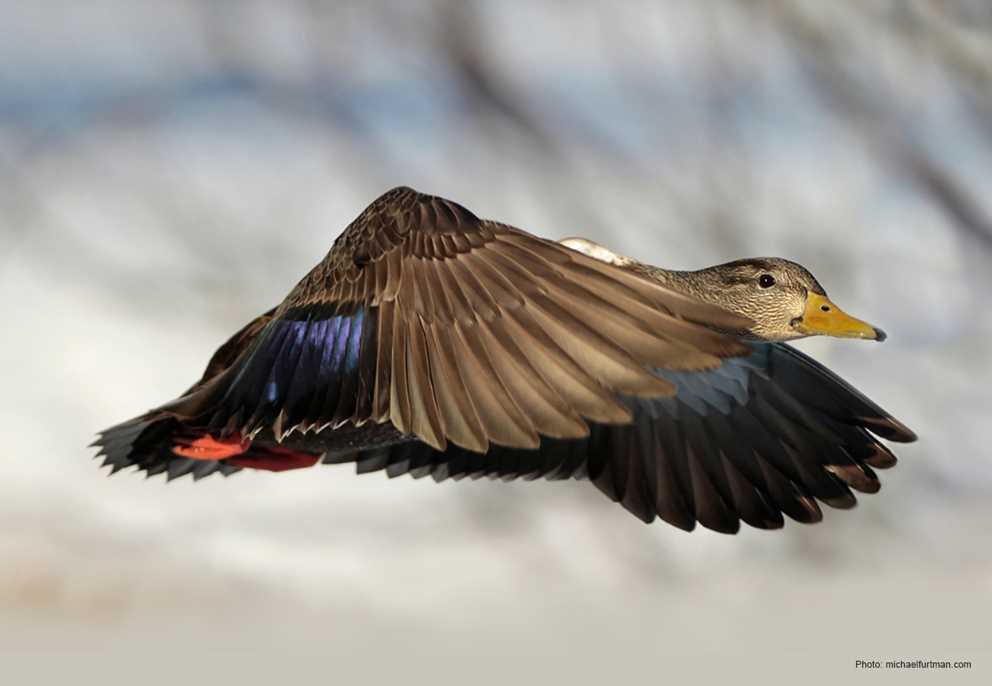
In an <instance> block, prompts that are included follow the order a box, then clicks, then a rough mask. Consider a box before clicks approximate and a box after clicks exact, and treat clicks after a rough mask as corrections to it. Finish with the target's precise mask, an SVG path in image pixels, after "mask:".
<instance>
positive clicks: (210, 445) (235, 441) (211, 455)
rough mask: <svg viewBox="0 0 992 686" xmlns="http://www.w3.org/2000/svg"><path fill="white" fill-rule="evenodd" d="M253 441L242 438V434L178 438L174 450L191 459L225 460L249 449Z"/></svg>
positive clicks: (177, 453)
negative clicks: (223, 436)
mask: <svg viewBox="0 0 992 686" xmlns="http://www.w3.org/2000/svg"><path fill="white" fill-rule="evenodd" d="M250 445H251V441H250V440H248V439H247V438H241V434H232V435H231V436H229V437H228V438H220V439H218V438H214V437H213V436H200V437H199V438H195V439H189V438H179V437H177V438H176V445H174V446H172V452H174V453H175V454H176V455H180V456H182V457H188V458H189V459H191V460H223V459H225V458H228V457H233V456H234V455H240V454H241V453H243V452H245V451H246V450H248V447H249V446H250Z"/></svg>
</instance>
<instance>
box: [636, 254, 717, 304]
mask: <svg viewBox="0 0 992 686" xmlns="http://www.w3.org/2000/svg"><path fill="white" fill-rule="evenodd" d="M626 266H627V268H628V269H630V270H631V271H635V272H639V273H640V274H642V275H644V276H647V277H648V278H649V279H651V280H652V281H656V282H658V283H660V284H661V285H663V286H665V287H666V288H671V289H672V290H673V291H677V292H679V293H684V294H685V295H691V296H692V297H694V298H696V299H697V300H702V301H704V302H711V301H712V300H713V297H712V296H713V294H714V292H713V289H712V287H710V286H708V285H707V282H708V280H709V279H708V278H707V272H706V270H705V269H701V270H699V271H694V272H689V271H678V270H675V269H662V268H661V267H655V266H653V265H650V264H644V263H642V262H633V261H631V262H630V263H629V264H627V265H626Z"/></svg>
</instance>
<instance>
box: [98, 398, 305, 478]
mask: <svg viewBox="0 0 992 686" xmlns="http://www.w3.org/2000/svg"><path fill="white" fill-rule="evenodd" d="M93 445H94V446H97V447H98V448H99V452H98V453H97V457H103V458H104V459H103V466H105V467H106V466H110V473H111V474H114V473H115V472H118V471H120V470H121V469H124V468H125V467H132V466H134V467H137V468H138V470H139V471H143V472H145V473H146V474H147V475H148V476H152V475H154V474H161V473H165V474H166V476H167V478H168V479H169V480H170V481H171V480H172V479H176V478H178V477H180V476H185V475H186V474H192V475H193V478H194V479H197V480H199V479H202V478H203V477H205V476H208V475H210V474H213V473H215V472H218V473H220V474H223V475H224V476H228V475H230V474H233V473H234V472H237V471H239V470H240V469H242V468H249V469H265V470H268V471H276V472H278V471H285V470H287V469H298V468H301V467H310V466H312V465H314V464H315V463H316V462H317V460H319V459H320V455H316V454H312V453H304V452H299V451H292V450H288V449H286V448H283V447H281V446H278V445H259V444H256V443H253V442H252V441H251V440H250V439H248V438H243V437H242V436H241V435H240V434H234V435H231V436H226V437H221V436H218V435H213V434H211V433H209V432H208V431H207V430H206V429H202V428H197V427H195V426H192V425H190V424H189V423H187V422H184V421H182V420H180V419H177V418H176V417H174V416H170V415H164V416H163V415H161V414H157V415H156V414H151V415H144V416H142V417H137V418H135V419H131V420H129V421H126V422H123V423H122V424H118V425H117V426H113V427H111V428H109V429H106V430H105V431H101V432H100V434H99V437H98V438H97V440H96V441H95V442H94V443H93Z"/></svg>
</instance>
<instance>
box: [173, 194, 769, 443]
mask: <svg viewBox="0 0 992 686" xmlns="http://www.w3.org/2000/svg"><path fill="white" fill-rule="evenodd" d="M748 323H749V322H748V321H747V320H745V319H743V318H741V317H738V316H736V315H732V314H730V313H727V312H725V311H724V310H721V309H719V308H717V307H713V306H710V305H706V304H702V303H699V302H698V301H695V300H693V299H691V298H688V297H686V296H683V295H680V294H678V293H675V292H673V291H670V290H668V289H666V288H664V287H662V286H660V285H658V284H656V283H653V282H651V281H649V280H647V279H644V278H641V277H640V276H638V275H636V274H632V273H629V272H627V271H624V270H622V269H619V268H617V267H614V266H612V265H608V264H604V263H602V262H599V261H597V260H595V259H592V258H590V257H588V256H586V255H582V254H580V253H577V252H574V251H572V250H569V249H568V248H565V247H563V246H560V245H558V244H556V243H554V242H551V241H547V240H544V239H540V238H537V237H535V236H532V235H530V234H527V233H525V232H523V231H520V230H518V229H514V228H512V227H509V226H505V225H501V224H497V223H494V222H488V221H483V220H480V219H478V218H477V217H476V216H475V215H473V214H472V213H471V212H469V211H468V210H466V209H465V208H463V207H461V206H460V205H457V204H455V203H453V202H450V201H448V200H444V199H442V198H437V197H433V196H428V195H423V194H420V193H417V192H415V191H413V190H411V189H409V188H398V189H394V190H392V191H390V192H388V193H386V194H385V195H383V196H382V197H381V198H379V199H378V200H376V201H375V202H374V203H373V204H372V205H370V206H369V207H368V208H367V209H366V210H365V211H364V212H363V213H362V214H361V215H360V216H359V217H358V218H357V219H356V220H355V221H354V222H352V224H351V225H350V226H349V227H348V228H347V229H346V230H345V232H344V233H343V234H342V235H341V236H340V237H339V238H338V240H337V241H336V242H335V244H334V247H333V248H332V249H331V251H330V253H329V254H328V256H327V257H326V258H325V260H324V261H323V262H322V263H321V264H320V265H318V266H317V267H316V268H315V269H314V270H313V271H312V272H311V273H310V274H308V275H307V276H306V277H305V278H304V279H303V280H302V281H301V282H300V283H299V284H298V285H297V286H296V288H295V289H294V290H293V291H292V292H291V293H290V295H289V296H288V297H287V299H286V300H285V302H284V303H283V304H282V305H281V306H280V307H278V308H277V309H276V311H275V312H274V313H273V314H272V318H271V320H270V321H268V322H267V323H265V324H264V326H263V328H261V330H260V331H258V332H257V333H255V332H251V333H252V334H253V338H252V339H251V342H250V344H249V345H248V346H247V347H246V348H245V349H244V350H243V351H242V352H241V353H240V356H239V357H237V359H236V360H234V361H233V362H231V363H230V364H229V365H228V366H227V367H226V369H225V370H224V371H223V372H221V373H218V374H217V375H216V376H214V377H213V378H212V379H210V380H209V381H207V382H206V383H205V384H204V385H203V386H201V387H199V388H197V389H196V390H195V391H194V392H193V393H192V394H190V395H188V396H186V397H184V398H181V399H180V400H179V401H177V402H176V403H173V404H172V405H170V406H167V407H166V408H164V409H165V410H166V411H168V412H170V413H173V414H175V415H176V416H182V417H191V416H198V417H202V418H204V421H207V422H208V423H209V425H210V426H212V427H215V428H221V429H224V430H227V431H230V432H234V431H238V432H240V433H241V434H242V435H252V434H253V433H254V432H257V431H259V430H261V429H263V428H271V429H272V430H273V432H274V433H275V435H276V436H277V437H278V438H282V437H283V436H284V435H285V434H287V433H289V432H291V431H300V432H307V431H319V430H322V429H323V428H325V427H328V426H340V425H342V424H345V423H349V422H350V423H352V424H354V425H361V424H363V423H365V422H368V421H373V422H385V421H390V422H392V424H393V425H395V427H396V428H397V429H398V430H399V431H401V432H402V433H405V434H412V435H415V436H417V437H418V438H420V439H421V440H423V441H424V442H425V443H427V444H429V445H430V446H433V447H434V448H437V449H444V448H446V447H447V445H448V442H449V441H450V442H452V443H454V444H455V445H457V446H460V447H462V448H466V449H468V450H472V451H475V452H478V453H483V452H485V451H487V450H488V449H489V447H490V444H496V445H502V446H507V447H512V448H535V447H537V446H538V444H539V442H540V436H542V435H543V436H548V437H553V438H559V439H567V438H578V437H583V436H586V435H588V431H589V428H588V422H590V421H591V422H596V423H600V424H615V423H623V422H627V421H629V420H630V419H631V417H632V414H631V409H630V408H629V407H628V406H626V405H625V404H624V403H622V402H620V401H619V400H618V398H617V396H618V394H621V393H622V394H626V395H630V396H634V397H658V396H665V395H671V394H672V393H673V392H674V390H675V389H674V386H673V384H672V383H671V382H670V381H668V380H666V379H664V378H663V377H659V376H657V375H654V374H652V373H651V372H650V371H649V369H648V368H649V367H657V368H662V369H667V370H704V369H715V368H717V367H718V366H719V365H720V360H721V358H725V357H729V356H733V355H740V354H743V353H745V352H746V351H747V349H746V348H745V347H744V346H743V345H742V344H741V343H740V342H738V341H737V340H735V339H734V338H733V337H731V336H725V335H723V334H720V333H716V332H715V331H714V329H720V330H739V329H743V328H745V327H746V326H747V325H748Z"/></svg>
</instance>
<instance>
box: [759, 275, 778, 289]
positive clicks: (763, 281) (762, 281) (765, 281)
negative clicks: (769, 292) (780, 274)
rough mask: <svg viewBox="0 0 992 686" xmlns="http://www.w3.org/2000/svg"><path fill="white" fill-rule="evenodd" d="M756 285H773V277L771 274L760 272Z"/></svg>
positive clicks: (763, 286) (768, 286) (767, 286)
mask: <svg viewBox="0 0 992 686" xmlns="http://www.w3.org/2000/svg"><path fill="white" fill-rule="evenodd" d="M758 285H759V286H761V287H762V288H771V287H772V286H774V285H775V277H774V276H772V275H771V274H762V275H761V276H759V277H758Z"/></svg>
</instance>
